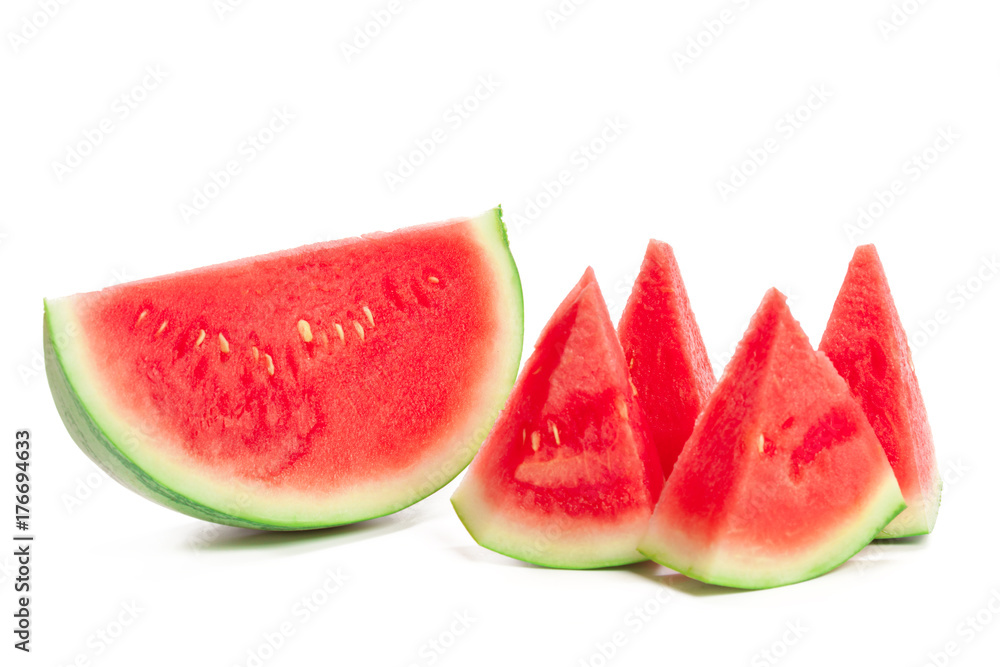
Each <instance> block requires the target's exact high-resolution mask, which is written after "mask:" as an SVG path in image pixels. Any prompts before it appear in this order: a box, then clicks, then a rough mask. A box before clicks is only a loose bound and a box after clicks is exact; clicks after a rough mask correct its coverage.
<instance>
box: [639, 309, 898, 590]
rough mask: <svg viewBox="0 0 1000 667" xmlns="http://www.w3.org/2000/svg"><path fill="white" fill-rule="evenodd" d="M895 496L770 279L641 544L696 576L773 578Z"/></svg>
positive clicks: (868, 430) (838, 555)
mask: <svg viewBox="0 0 1000 667" xmlns="http://www.w3.org/2000/svg"><path fill="white" fill-rule="evenodd" d="M904 507H905V503H904V501H903V496H902V494H901V493H900V490H899V485H898V484H897V483H896V478H895V476H894V475H893V474H892V468H891V467H890V466H889V461H888V460H887V459H886V456H885V453H884V452H883V451H882V447H881V445H879V442H878V438H877V437H876V436H875V432H874V431H873V430H872V427H871V425H869V423H868V420H867V419H866V418H865V415H864V413H863V412H862V411H861V407H860V406H859V405H858V404H857V402H856V401H855V400H854V399H853V398H852V396H851V393H850V390H849V389H848V387H847V383H845V382H844V380H843V379H842V378H841V377H840V376H839V375H837V371H836V370H835V369H834V368H833V365H832V364H831V363H830V362H829V361H828V360H827V359H826V357H824V356H823V355H821V354H819V353H817V352H815V351H814V350H813V348H812V346H811V345H810V344H809V340H808V339H807V338H806V335H805V333H803V331H802V329H801V328H800V327H799V324H798V322H796V321H795V319H793V318H792V315H791V313H790V312H789V310H788V306H787V305H786V303H785V297H784V295H782V294H781V293H780V292H778V291H777V290H775V289H771V290H769V291H768V292H767V294H766V295H765V297H764V299H763V301H762V302H761V305H760V307H759V308H758V310H757V312H756V313H755V314H754V316H753V318H752V320H751V322H750V326H749V328H748V329H747V331H746V333H745V334H744V336H743V339H742V340H741V341H740V343H739V345H738V346H737V349H736V353H735V354H734V356H733V358H732V359H731V360H730V362H729V364H728V365H727V367H726V370H725V372H724V373H723V376H722V379H721V380H719V384H718V385H717V386H716V388H715V390H714V391H713V392H712V395H711V397H709V400H708V404H707V405H706V406H705V411H704V412H703V413H702V414H701V416H700V417H699V418H698V421H697V423H696V424H695V427H694V432H693V433H692V434H691V438H690V439H689V440H688V442H687V444H686V445H685V447H684V450H683V451H682V452H681V455H680V457H679V458H678V459H677V463H676V464H675V465H674V471H673V474H672V475H671V476H670V479H669V480H667V483H666V485H665V486H664V489H663V494H662V495H661V497H660V499H659V502H658V503H657V506H656V511H655V512H654V514H653V518H652V520H651V521H650V525H649V531H648V533H647V534H646V535H645V537H644V538H643V540H642V543H641V544H640V546H639V550H640V551H641V552H642V553H644V554H646V555H648V556H649V557H650V558H652V559H653V560H655V561H657V562H659V563H661V564H663V565H666V566H667V567H670V568H673V569H675V570H677V571H679V572H682V573H684V574H686V575H688V576H690V577H693V578H695V579H699V580H701V581H704V582H708V583H712V584H720V585H725V586H733V587H738V588H768V587H772V586H781V585H784V584H791V583H794V582H797V581H803V580H805V579H809V578H812V577H815V576H818V575H820V574H823V573H824V572H827V571H828V570H830V569H832V568H834V567H836V566H837V565H840V564H841V563H843V562H844V561H846V560H847V559H848V558H850V557H851V556H852V555H854V554H855V553H856V552H858V551H859V550H860V549H861V548H863V547H864V546H865V545H866V544H868V542H869V541H871V539H872V538H873V537H874V536H875V535H876V534H878V532H879V531H881V530H882V528H884V527H885V525H886V524H888V523H889V521H890V520H892V518H893V517H895V516H896V515H897V514H899V513H900V512H901V511H902V510H903V508H904Z"/></svg>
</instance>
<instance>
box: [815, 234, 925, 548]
mask: <svg viewBox="0 0 1000 667" xmlns="http://www.w3.org/2000/svg"><path fill="white" fill-rule="evenodd" d="M819 349H820V351H821V352H823V353H825V354H826V356H827V357H828V358H829V359H830V361H831V362H832V363H833V365H834V367H835V368H836V369H837V372H838V373H840V375H841V377H843V378H844V379H845V380H846V381H847V384H848V385H849V386H850V388H851V393H852V394H853V395H854V397H855V398H856V399H857V401H858V402H859V403H860V404H861V407H862V409H863V410H864V411H865V414H866V415H867V416H868V421H869V422H871V425H872V427H873V428H874V429H875V434H876V435H877V436H878V439H879V442H881V443H882V447H883V449H885V453H886V456H887V457H888V458H889V463H890V464H891V465H892V469H893V472H895V473H896V480H897V481H898V482H899V487H900V489H901V490H902V492H903V497H904V498H905V499H906V504H907V508H906V510H905V511H904V512H903V513H902V514H900V515H899V516H898V517H896V518H895V519H894V520H893V521H892V523H890V524H889V525H888V526H886V527H885V530H883V531H882V532H881V533H880V534H879V537H907V536H910V535H923V534H926V533H929V532H931V530H933V528H934V523H935V521H936V520H937V514H938V507H939V506H940V504H941V477H940V475H939V474H938V469H937V461H936V459H935V456H934V441H933V439H932V438H931V427H930V424H929V423H928V422H927V411H926V409H925V408H924V399H923V396H922V395H921V393H920V387H919V386H918V385H917V376H916V373H915V372H914V370H913V359H912V358H911V356H910V346H909V345H908V344H907V342H906V332H905V331H904V329H903V325H902V322H900V320H899V314H898V313H897V312H896V305H895V303H894V302H893V299H892V294H891V293H890V292H889V283H888V281H887V280H886V277H885V271H884V270H883V269H882V262H881V261H880V260H879V257H878V253H877V252H876V251H875V246H873V245H864V246H859V247H858V248H857V249H856V250H855V251H854V257H853V258H852V259H851V263H850V265H849V267H848V269H847V276H846V277H845V278H844V283H843V285H842V286H841V288H840V293H839V294H838V295H837V300H836V302H835V303H834V305H833V312H832V313H831V314H830V320H829V321H828V322H827V325H826V331H825V332H824V334H823V340H822V341H821V342H820V344H819Z"/></svg>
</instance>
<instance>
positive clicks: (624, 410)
mask: <svg viewBox="0 0 1000 667" xmlns="http://www.w3.org/2000/svg"><path fill="white" fill-rule="evenodd" d="M615 407H616V408H618V416H619V417H621V418H622V419H626V420H627V419H628V406H627V405H625V400H624V399H623V398H622V397H621V396H618V397H616V398H615Z"/></svg>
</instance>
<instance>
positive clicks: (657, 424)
mask: <svg viewBox="0 0 1000 667" xmlns="http://www.w3.org/2000/svg"><path fill="white" fill-rule="evenodd" d="M618 338H619V339H620V340H621V343H622V347H623V348H624V350H625V359H627V360H628V367H629V370H630V372H631V375H632V381H633V382H634V383H635V387H636V391H638V392H639V405H641V406H642V411H643V413H644V414H645V417H646V424H647V425H648V427H649V434H650V438H651V439H652V441H653V443H654V444H655V445H656V449H657V451H658V452H659V454H660V464H661V465H662V466H663V476H664V478H669V477H670V471H671V470H673V467H674V462H675V461H676V460H677V457H678V456H680V453H681V450H682V449H683V448H684V443H685V442H687V439H688V436H690V435H691V431H692V430H693V429H694V422H695V419H697V418H698V415H699V414H700V413H701V411H702V408H704V407H705V404H706V403H707V402H708V396H709V394H711V393H712V388H713V387H714V386H715V375H713V373H712V364H711V362H709V360H708V352H707V351H706V350H705V343H704V341H703V340H702V339H701V330H700V329H698V323H697V322H695V321H694V313H693V312H692V311H691V303H690V302H689V301H688V296H687V290H686V289H684V281H683V280H682V279H681V272H680V269H679V268H678V266H677V260H676V259H674V251H673V249H672V248H671V247H670V246H669V245H667V244H666V243H663V242H662V241H656V240H653V239H651V240H650V241H649V245H648V246H647V247H646V256H645V258H644V259H643V260H642V267H641V268H640V269H639V277H638V278H636V281H635V284H634V285H633V286H632V294H631V295H630V296H629V299H628V303H627V304H626V305H625V310H624V311H623V312H622V317H621V320H620V321H619V322H618Z"/></svg>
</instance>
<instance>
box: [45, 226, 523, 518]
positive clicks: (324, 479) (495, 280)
mask: <svg viewBox="0 0 1000 667" xmlns="http://www.w3.org/2000/svg"><path fill="white" fill-rule="evenodd" d="M44 330H45V350H46V359H47V374H48V378H49V384H50V387H51V389H52V395H53V397H54V398H55V402H56V406H57V407H58V410H59V413H60V415H61V416H62V419H63V421H64V423H65V424H66V427H67V429H68V430H69V432H70V434H71V435H72V437H73V439H74V440H76V442H77V444H79V446H80V447H81V448H82V449H83V451H84V452H86V453H87V455H88V456H90V458H92V459H93V460H94V461H95V462H96V463H98V464H99V465H100V466H101V467H102V468H104V469H105V470H106V471H107V472H108V473H109V474H110V475H111V476H112V477H114V478H115V479H117V480H118V481H120V482H121V483H123V484H124V485H126V486H128V487H129V488H131V489H132V490H134V491H136V492H138V493H140V494H142V495H144V496H146V497H147V498H150V499H152V500H154V501H156V502H158V503H160V504H162V505H165V506H167V507H170V508H173V509H175V510H178V511H181V512H184V513H186V514H190V515H192V516H195V517H199V518H202V519H207V520H210V521H215V522H218V523H223V524H229V525H233V526H245V527H251V528H272V529H300V528H318V527H323V526H333V525H338V524H344V523H349V522H353V521H359V520H361V519H368V518H371V517H376V516H380V515H384V514H388V513H390V512H394V511H396V510H399V509H402V508H404V507H406V506H408V505H410V504H412V503H414V502H416V501H417V500H419V499H421V498H423V497H425V496H427V495H429V494H430V493H432V492H434V491H435V490H437V489H439V488H440V487H442V486H444V485H445V484H446V483H447V482H448V481H449V480H451V479H452V478H453V477H454V476H455V475H456V474H458V472H460V471H461V470H462V469H463V468H464V467H465V466H466V465H467V464H468V462H469V460H470V459H471V458H472V456H473V455H474V454H475V452H476V450H477V448H478V446H479V444H480V443H481V442H482V440H483V439H484V438H485V437H486V434H487V433H488V431H489V428H490V426H491V425H492V424H493V421H494V419H495V418H496V415H497V413H498V412H499V408H500V407H501V406H502V404H503V401H504V399H505V398H506V396H507V394H508V392H509V390H510V387H511V385H512V384H513V381H514V378H515V376H516V374H517V368H518V364H519V361H520V355H521V345H522V303H521V286H520V281H519V279H518V274H517V268H516V267H515V265H514V262H513V259H512V258H511V255H510V251H509V250H508V247H507V234H506V228H505V227H504V225H503V222H502V221H501V219H500V210H499V209H494V210H492V211H489V212H487V213H485V214H483V215H481V216H479V217H478V218H474V219H459V220H452V221H448V222H444V223H438V224H433V225H426V226H421V227H413V228H408V229H402V230H399V231H396V232H392V233H376V234H371V235H366V236H364V237H362V238H353V239H345V240H342V241H334V242H330V243H320V244H316V245H311V246H305V247H302V248H298V249H295V250H288V251H284V252H278V253H274V254H270V255H263V256H260V257H254V258H250V259H244V260H239V261H235V262H230V263H227V264H220V265H218V266H212V267H208V268H203V269H198V270H194V271H187V272H184V273H178V274H175V275H171V276H164V277H161V278H153V279H150V280H143V281H139V282H135V283H128V284H124V285H119V286H115V287H112V288H109V289H105V290H103V291H100V292H92V293H87V294H78V295H76V296H71V297H66V298H62V299H54V300H49V301H47V302H46V304H45V327H44Z"/></svg>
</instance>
